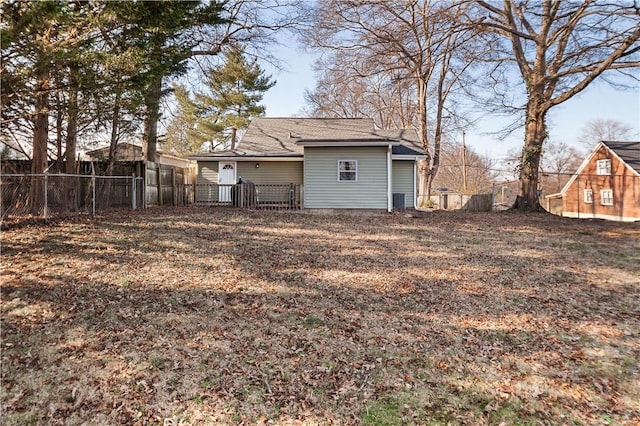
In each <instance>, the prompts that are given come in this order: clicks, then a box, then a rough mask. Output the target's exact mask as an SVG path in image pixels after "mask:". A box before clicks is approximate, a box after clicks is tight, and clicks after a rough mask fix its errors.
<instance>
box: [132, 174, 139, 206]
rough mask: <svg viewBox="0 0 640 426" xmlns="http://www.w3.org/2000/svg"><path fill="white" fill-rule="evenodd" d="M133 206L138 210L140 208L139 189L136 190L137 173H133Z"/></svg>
mask: <svg viewBox="0 0 640 426" xmlns="http://www.w3.org/2000/svg"><path fill="white" fill-rule="evenodd" d="M131 208H132V209H133V210H136V209H137V208H138V191H136V174H135V173H132V174H131Z"/></svg>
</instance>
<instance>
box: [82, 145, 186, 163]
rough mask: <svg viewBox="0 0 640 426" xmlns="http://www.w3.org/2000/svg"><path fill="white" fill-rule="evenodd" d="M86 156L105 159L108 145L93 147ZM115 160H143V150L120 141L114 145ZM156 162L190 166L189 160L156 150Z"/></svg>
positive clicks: (93, 158) (91, 158)
mask: <svg viewBox="0 0 640 426" xmlns="http://www.w3.org/2000/svg"><path fill="white" fill-rule="evenodd" d="M86 155H87V157H89V159H90V160H93V161H106V160H107V159H108V158H109V147H108V146H107V147H104V148H99V149H94V150H93V151H89V152H87V153H86ZM115 160H116V161H142V160H143V152H142V147H141V146H140V145H135V144H132V143H130V142H122V143H119V144H118V145H117V146H116V155H115ZM155 162H156V163H157V164H162V165H165V166H174V167H181V168H185V169H186V168H189V167H190V166H191V161H190V160H188V159H186V158H182V157H178V156H176V155H171V154H166V153H164V152H160V151H158V152H157V154H156V161H155Z"/></svg>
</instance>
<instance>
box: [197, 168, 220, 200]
mask: <svg viewBox="0 0 640 426" xmlns="http://www.w3.org/2000/svg"><path fill="white" fill-rule="evenodd" d="M212 183H213V184H217V183H218V162H217V161H198V174H197V175H196V191H195V196H196V202H198V201H200V202H207V201H210V202H213V201H218V187H217V186H214V185H210V184H212Z"/></svg>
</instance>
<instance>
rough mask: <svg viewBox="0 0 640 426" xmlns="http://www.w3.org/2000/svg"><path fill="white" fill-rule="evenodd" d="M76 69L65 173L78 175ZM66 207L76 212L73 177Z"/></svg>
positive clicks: (71, 80) (72, 75) (72, 76)
mask: <svg viewBox="0 0 640 426" xmlns="http://www.w3.org/2000/svg"><path fill="white" fill-rule="evenodd" d="M76 72H77V71H75V70H74V69H71V71H70V74H69V109H68V111H69V119H68V122H67V141H66V142H67V144H66V145H67V146H66V150H65V173H67V174H70V175H72V174H75V173H76V141H77V135H78V79H77V75H76ZM66 183H67V184H66V191H65V192H66V207H67V208H68V209H69V210H70V211H76V209H77V205H76V183H77V180H76V179H75V178H72V177H67V178H66Z"/></svg>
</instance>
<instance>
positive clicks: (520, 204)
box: [513, 95, 547, 211]
mask: <svg viewBox="0 0 640 426" xmlns="http://www.w3.org/2000/svg"><path fill="white" fill-rule="evenodd" d="M535 98H536V97H535V95H532V96H530V100H529V102H528V103H527V123H526V126H525V140H524V148H523V150H522V158H521V160H520V188H519V190H518V195H517V197H516V201H515V203H514V205H513V208H514V209H516V210H522V211H542V210H543V209H542V206H541V205H540V201H539V200H538V175H539V170H540V159H541V157H542V145H543V143H544V141H545V139H546V137H547V126H546V122H545V121H546V113H547V111H546V110H545V109H544V108H543V106H542V105H540V103H538V102H536V100H535Z"/></svg>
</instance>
